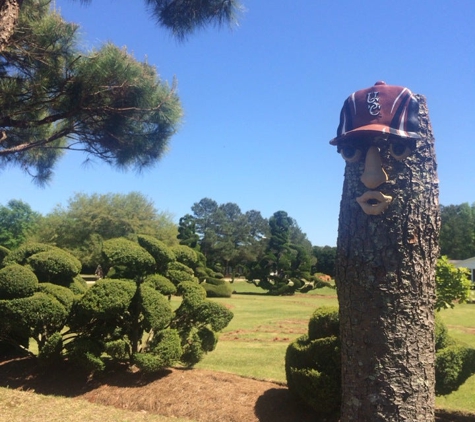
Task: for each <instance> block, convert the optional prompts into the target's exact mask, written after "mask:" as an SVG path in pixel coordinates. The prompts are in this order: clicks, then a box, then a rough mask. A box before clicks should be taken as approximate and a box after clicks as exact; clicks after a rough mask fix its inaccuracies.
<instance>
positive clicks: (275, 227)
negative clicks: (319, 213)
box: [247, 211, 323, 295]
mask: <svg viewBox="0 0 475 422" xmlns="http://www.w3.org/2000/svg"><path fill="white" fill-rule="evenodd" d="M269 229H270V237H269V239H268V241H267V243H266V249H265V251H264V253H263V254H262V255H261V256H259V257H258V260H257V261H256V262H254V263H252V264H251V265H250V268H249V274H248V276H247V278H248V281H249V282H251V283H254V284H256V285H257V286H259V287H261V288H263V289H265V290H268V291H269V293H271V294H274V295H282V294H293V293H295V292H296V291H301V292H307V291H309V290H312V289H314V288H317V287H321V286H323V285H322V284H321V283H320V282H319V281H318V280H317V278H315V277H313V276H312V275H311V267H312V263H313V261H314V260H315V259H314V258H313V257H312V245H311V243H310V242H309V241H308V240H307V237H306V235H305V234H304V233H303V232H302V231H301V229H300V228H299V227H298V225H297V222H296V221H295V220H294V219H293V218H291V217H289V215H288V214H287V213H286V212H285V211H277V212H275V213H274V214H273V215H272V216H271V217H270V218H269ZM293 241H295V242H296V243H293Z"/></svg>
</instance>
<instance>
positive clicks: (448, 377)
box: [435, 344, 475, 395]
mask: <svg viewBox="0 0 475 422" xmlns="http://www.w3.org/2000/svg"><path fill="white" fill-rule="evenodd" d="M473 374H475V349H472V348H470V347H467V346H464V345H461V344H455V345H451V346H448V347H445V348H443V349H441V350H439V351H438V352H437V353H436V364H435V380H436V384H435V385H436V388H435V392H436V394H438V395H446V394H450V393H451V392H453V391H455V390H457V389H458V388H459V386H461V385H462V384H463V383H464V382H465V381H466V380H467V379H468V378H469V377H471V376H472V375H473Z"/></svg>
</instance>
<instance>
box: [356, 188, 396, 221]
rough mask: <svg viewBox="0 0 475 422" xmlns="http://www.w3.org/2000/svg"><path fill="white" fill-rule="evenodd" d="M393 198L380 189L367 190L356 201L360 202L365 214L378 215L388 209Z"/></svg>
mask: <svg viewBox="0 0 475 422" xmlns="http://www.w3.org/2000/svg"><path fill="white" fill-rule="evenodd" d="M392 200H393V198H392V196H389V195H383V194H382V193H381V192H378V191H367V192H365V193H364V194H363V195H361V196H360V197H358V198H356V202H358V204H360V207H361V209H362V210H363V211H364V212H365V214H369V215H378V214H381V213H383V212H384V211H386V209H387V208H388V206H389V204H390V203H391V201H392Z"/></svg>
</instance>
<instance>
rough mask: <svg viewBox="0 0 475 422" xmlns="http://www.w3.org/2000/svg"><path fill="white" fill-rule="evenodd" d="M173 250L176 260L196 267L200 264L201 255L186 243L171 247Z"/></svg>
mask: <svg viewBox="0 0 475 422" xmlns="http://www.w3.org/2000/svg"><path fill="white" fill-rule="evenodd" d="M171 251H172V252H173V254H174V255H175V257H176V260H177V261H178V262H180V263H182V264H185V265H186V266H187V267H190V268H193V269H195V268H196V267H197V265H198V264H199V257H198V254H197V253H196V251H195V250H194V249H192V248H190V247H189V246H186V245H175V246H172V247H171Z"/></svg>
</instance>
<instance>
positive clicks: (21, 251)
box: [3, 242, 55, 265]
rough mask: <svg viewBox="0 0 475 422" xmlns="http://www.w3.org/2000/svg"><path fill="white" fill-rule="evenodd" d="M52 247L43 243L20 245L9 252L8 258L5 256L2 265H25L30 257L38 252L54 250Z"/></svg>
mask: <svg viewBox="0 0 475 422" xmlns="http://www.w3.org/2000/svg"><path fill="white" fill-rule="evenodd" d="M54 248H55V247H54V246H51V245H47V244H45V243H35V242H31V243H25V244H24V245H21V246H20V247H19V248H17V249H15V250H14V251H11V252H10V253H9V254H8V256H6V257H5V258H4V260H3V265H9V264H20V265H25V264H26V261H27V260H28V258H29V257H30V256H31V255H35V254H37V253H39V252H46V251H49V250H51V249H54Z"/></svg>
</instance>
